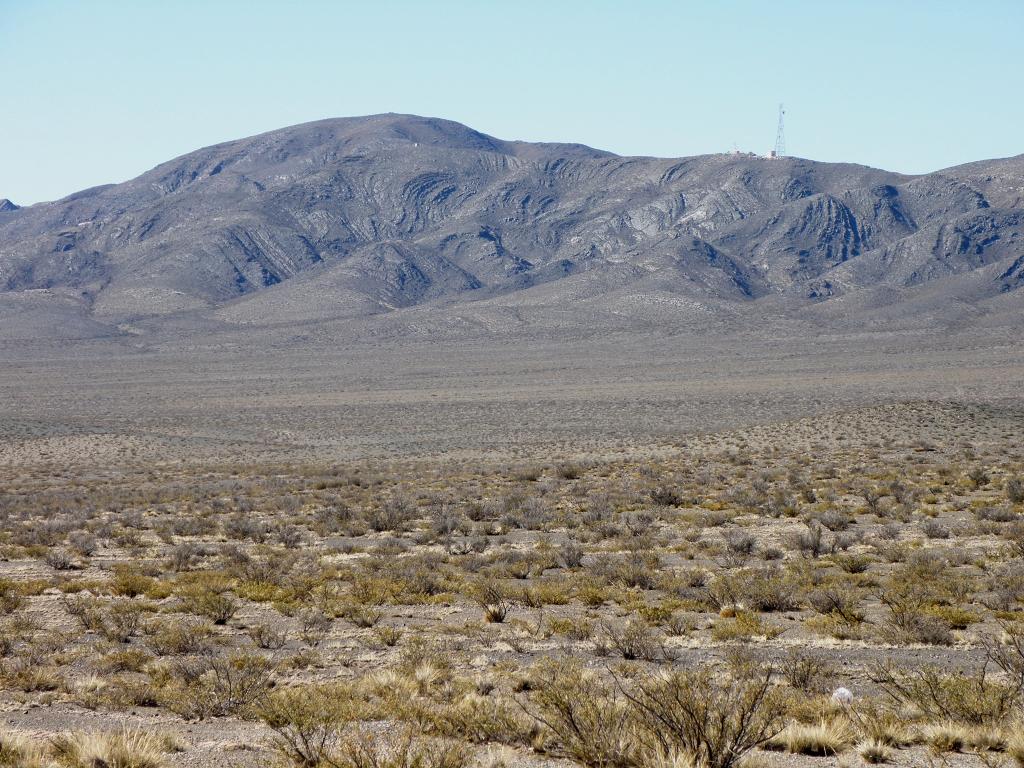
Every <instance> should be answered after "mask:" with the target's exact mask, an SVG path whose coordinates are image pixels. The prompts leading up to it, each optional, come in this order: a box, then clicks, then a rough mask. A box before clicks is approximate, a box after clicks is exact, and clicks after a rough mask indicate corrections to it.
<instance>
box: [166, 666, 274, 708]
mask: <svg viewBox="0 0 1024 768" xmlns="http://www.w3.org/2000/svg"><path fill="white" fill-rule="evenodd" d="M273 673H274V667H273V665H272V664H271V663H270V662H269V661H268V660H267V659H265V658H263V657H262V656H256V655H253V654H248V653H244V652H242V651H234V652H232V653H231V654H230V655H227V656H199V657H191V658H182V659H177V660H175V661H174V662H173V663H172V664H170V665H169V666H165V667H160V668H157V669H153V670H151V671H150V677H151V678H152V680H153V683H154V685H155V686H156V689H157V696H158V699H159V701H160V703H161V704H162V705H163V706H165V707H166V708H167V709H169V710H171V711H172V712H176V713H177V714H179V715H181V716H182V717H185V718H189V719H197V720H202V719H205V718H208V717H223V716H225V715H239V714H246V713H248V712H249V711H250V710H251V709H252V707H254V706H255V705H256V704H257V703H258V702H259V701H260V700H261V699H262V698H263V696H265V695H266V693H267V691H268V690H269V689H270V687H271V682H272V678H273Z"/></svg>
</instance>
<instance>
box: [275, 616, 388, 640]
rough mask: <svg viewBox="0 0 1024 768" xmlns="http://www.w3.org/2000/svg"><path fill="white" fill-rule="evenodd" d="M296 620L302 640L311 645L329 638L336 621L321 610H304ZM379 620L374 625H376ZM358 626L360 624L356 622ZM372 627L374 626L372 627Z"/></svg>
mask: <svg viewBox="0 0 1024 768" xmlns="http://www.w3.org/2000/svg"><path fill="white" fill-rule="evenodd" d="M295 618H296V619H298V620H299V629H300V631H301V633H302V639H303V640H305V641H306V643H308V644H309V645H319V644H320V643H321V642H322V641H323V639H324V638H325V637H326V636H327V633H328V632H329V631H330V629H331V625H332V624H333V623H334V621H333V620H332V619H331V617H330V616H328V615H327V614H326V613H324V612H323V611H321V610H320V609H319V608H313V607H309V608H302V609H300V610H299V612H298V613H296V614H295ZM379 620H380V619H379V618H378V619H377V620H375V621H374V622H373V623H374V624H376V623H377V621H379ZM353 623H354V624H356V625H357V626H359V624H358V623H357V622H354V621H353ZM371 626H372V625H371Z"/></svg>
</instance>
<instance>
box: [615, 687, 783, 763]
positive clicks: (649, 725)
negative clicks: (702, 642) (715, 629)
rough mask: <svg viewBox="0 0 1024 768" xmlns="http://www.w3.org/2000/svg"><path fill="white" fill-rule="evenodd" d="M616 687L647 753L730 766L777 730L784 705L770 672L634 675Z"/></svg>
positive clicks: (779, 727) (780, 724)
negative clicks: (627, 704) (631, 711)
mask: <svg viewBox="0 0 1024 768" xmlns="http://www.w3.org/2000/svg"><path fill="white" fill-rule="evenodd" d="M617 687H618V688H619V690H620V691H621V692H622V694H623V695H624V696H625V698H626V699H627V700H628V701H629V702H630V703H631V704H632V705H633V709H634V711H635V713H636V716H637V719H638V723H639V729H640V736H639V738H640V741H641V743H643V744H644V745H645V747H646V748H647V750H648V753H649V754H650V753H655V754H661V755H686V756H687V757H688V758H689V759H691V760H692V761H693V762H694V763H695V764H696V765H700V766H706V768H732V766H735V765H737V764H739V762H740V761H741V760H742V759H743V757H744V756H745V755H746V754H747V753H748V752H750V751H751V750H752V749H754V748H756V747H758V746H761V745H762V744H764V743H766V742H767V741H768V740H769V739H771V738H772V737H774V736H775V735H777V734H778V733H779V731H780V730H781V728H782V716H783V713H784V711H785V705H784V703H783V699H782V697H781V695H780V694H779V692H778V691H777V690H776V689H775V688H774V687H773V685H772V682H771V671H770V670H767V669H764V670H756V669H753V668H749V667H748V668H746V669H744V670H742V671H741V672H740V673H739V674H738V675H735V676H733V675H730V676H728V677H723V676H719V675H715V674H714V673H713V672H711V671H709V670H707V669H702V670H695V671H673V672H671V673H668V674H665V675H655V676H652V677H650V678H648V677H637V678H634V679H633V680H631V681H630V682H628V683H623V682H622V681H617Z"/></svg>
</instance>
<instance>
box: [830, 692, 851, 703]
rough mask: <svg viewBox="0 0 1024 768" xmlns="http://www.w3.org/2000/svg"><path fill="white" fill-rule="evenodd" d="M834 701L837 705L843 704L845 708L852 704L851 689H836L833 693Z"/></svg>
mask: <svg viewBox="0 0 1024 768" xmlns="http://www.w3.org/2000/svg"><path fill="white" fill-rule="evenodd" d="M832 701H834V702H835V703H836V704H842V705H843V706H846V705H847V704H852V703H853V693H852V692H851V691H850V689H849V688H836V689H835V690H834V691H832Z"/></svg>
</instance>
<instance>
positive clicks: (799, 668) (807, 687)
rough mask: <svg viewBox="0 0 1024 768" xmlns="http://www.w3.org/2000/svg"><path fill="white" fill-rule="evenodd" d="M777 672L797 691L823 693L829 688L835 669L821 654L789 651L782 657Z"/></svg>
mask: <svg viewBox="0 0 1024 768" xmlns="http://www.w3.org/2000/svg"><path fill="white" fill-rule="evenodd" d="M779 672H780V673H781V675H782V677H783V678H784V679H785V680H786V682H787V683H789V684H790V685H791V686H792V687H793V688H796V689H797V690H800V691H804V692H806V693H824V692H825V691H827V690H828V689H829V688H830V687H831V684H832V680H833V679H834V677H835V674H836V668H835V665H834V664H833V663H832V662H831V661H830V660H829V658H828V657H827V656H825V655H823V654H820V653H813V652H810V651H800V650H796V649H791V650H790V651H789V652H788V653H787V654H786V655H785V656H784V657H783V659H782V661H781V663H780V665H779Z"/></svg>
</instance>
